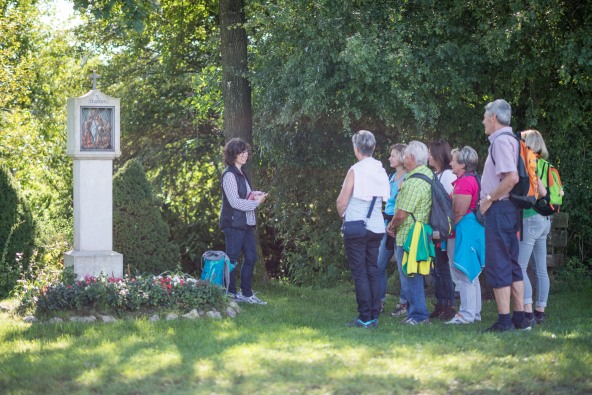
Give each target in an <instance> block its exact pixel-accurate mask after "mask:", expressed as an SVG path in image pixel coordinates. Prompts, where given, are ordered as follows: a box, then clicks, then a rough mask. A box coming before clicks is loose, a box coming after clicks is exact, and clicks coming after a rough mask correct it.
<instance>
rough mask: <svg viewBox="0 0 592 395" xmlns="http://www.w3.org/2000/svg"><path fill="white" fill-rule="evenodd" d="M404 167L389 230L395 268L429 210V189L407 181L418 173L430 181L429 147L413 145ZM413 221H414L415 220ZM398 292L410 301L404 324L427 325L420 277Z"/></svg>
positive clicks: (406, 281) (409, 280)
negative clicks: (413, 230)
mask: <svg viewBox="0 0 592 395" xmlns="http://www.w3.org/2000/svg"><path fill="white" fill-rule="evenodd" d="M403 163H404V164H405V168H406V169H407V170H408V171H409V173H408V174H407V176H406V178H405V181H404V182H403V185H402V186H401V190H400V191H399V195H398V197H397V202H396V206H395V216H394V218H393V219H392V221H391V223H390V224H389V227H388V232H389V234H390V235H391V236H396V240H397V247H396V250H395V256H396V258H397V265H399V266H401V265H402V263H403V253H404V250H403V244H404V243H405V240H406V239H407V235H408V234H409V231H410V230H411V227H412V226H413V223H414V222H415V221H420V222H423V223H426V224H427V223H428V221H429V215H430V208H431V206H432V192H431V186H430V184H428V183H427V182H425V181H424V180H421V179H419V178H409V177H410V176H411V175H412V174H415V173H421V174H425V175H426V176H428V177H430V178H433V176H434V174H433V172H432V171H431V170H430V169H429V168H428V167H427V164H428V147H427V146H426V145H425V144H424V143H422V142H419V141H412V142H410V143H409V145H408V146H407V148H406V149H405V154H404V155H403ZM414 218H415V219H414ZM401 284H402V286H401V292H402V293H406V294H405V296H406V297H407V300H408V301H409V307H408V308H407V318H406V319H405V320H404V321H403V322H404V323H406V324H409V325H418V324H428V323H429V320H428V315H429V312H428V308H427V306H426V302H425V293H424V287H423V276H422V275H420V274H415V275H414V276H413V277H405V278H403V279H401Z"/></svg>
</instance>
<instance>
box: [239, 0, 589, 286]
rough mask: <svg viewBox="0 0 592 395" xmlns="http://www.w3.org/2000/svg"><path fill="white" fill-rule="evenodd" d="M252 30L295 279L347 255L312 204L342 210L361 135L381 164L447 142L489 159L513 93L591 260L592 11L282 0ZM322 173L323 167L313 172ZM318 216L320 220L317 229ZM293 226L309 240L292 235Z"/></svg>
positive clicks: (277, 206)
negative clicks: (493, 111) (492, 137)
mask: <svg viewBox="0 0 592 395" xmlns="http://www.w3.org/2000/svg"><path fill="white" fill-rule="evenodd" d="M248 20H249V24H248V29H249V33H250V37H251V43H252V44H251V53H252V58H251V63H250V67H251V70H252V72H251V81H252V84H253V93H254V103H255V114H256V125H255V140H256V142H257V144H258V145H259V146H260V147H261V151H262V158H263V166H269V172H268V176H269V178H268V182H269V184H268V185H269V192H270V196H281V197H282V198H283V199H285V200H284V201H282V202H281V203H280V202H274V206H273V212H270V213H269V214H268V216H269V218H270V219H273V220H274V221H275V222H274V226H275V229H276V230H277V234H276V235H277V237H278V238H279V239H280V240H281V241H282V242H283V244H284V256H283V259H282V261H283V265H284V267H285V268H288V269H289V271H290V273H296V271H295V270H296V268H298V271H299V272H310V270H309V269H310V266H311V265H312V262H317V261H323V262H325V263H328V260H332V259H337V260H339V259H342V253H341V248H342V247H341V245H340V244H339V243H337V242H334V243H332V242H330V241H327V240H326V239H327V238H328V237H329V236H328V234H329V233H333V234H337V233H338V230H337V229H338V227H337V224H336V223H335V217H334V216H333V215H331V214H328V213H326V212H323V213H322V214H321V213H317V212H311V213H308V212H306V211H305V210H301V209H300V207H304V206H307V205H308V204H311V203H313V205H314V206H315V207H322V209H323V210H328V209H332V208H333V201H334V199H335V198H336V196H337V193H338V190H339V183H340V182H341V180H342V179H343V176H344V174H345V171H346V169H347V167H348V164H347V161H346V160H345V158H352V154H351V152H350V150H351V148H349V149H348V148H346V147H347V145H348V144H350V143H349V136H350V135H351V133H352V132H353V131H355V130H357V129H361V128H364V129H369V130H371V131H373V132H374V133H375V134H376V135H377V138H378V142H379V144H378V147H377V150H378V151H377V154H376V156H377V157H378V159H386V157H387V154H386V147H387V146H388V144H390V143H394V142H407V141H409V140H411V139H420V140H423V141H429V140H431V139H433V138H446V139H448V140H449V141H450V142H451V144H452V145H453V146H463V145H470V146H473V147H474V148H475V149H476V150H477V151H478V152H479V154H480V157H481V159H482V160H483V159H484V158H485V155H486V152H487V151H486V149H487V140H486V138H485V136H484V135H483V127H482V125H481V119H482V114H483V106H484V105H485V104H486V103H487V102H489V101H491V100H493V99H495V98H499V97H503V98H505V99H507V100H508V101H509V102H510V103H511V104H512V105H513V109H514V111H513V124H514V126H515V128H516V129H525V128H527V127H536V128H537V129H539V130H540V131H541V132H542V134H543V135H544V136H545V138H546V140H547V145H548V147H549V149H550V151H551V152H552V162H553V163H554V164H556V165H557V166H558V168H559V170H560V172H561V174H562V179H563V182H564V184H566V199H565V200H566V203H565V207H564V210H565V211H566V212H569V213H570V215H572V216H573V217H571V218H570V233H571V240H572V241H573V242H572V243H570V254H572V255H578V257H579V259H580V260H582V261H586V260H587V257H588V256H589V251H592V241H591V240H592V216H591V214H590V210H589V204H587V202H589V201H590V199H591V198H592V189H591V188H590V186H589V185H588V184H589V183H588V182H587V180H589V179H590V178H591V176H592V174H590V166H588V165H587V164H588V163H589V160H587V158H589V156H590V148H591V147H590V139H589V138H588V137H587V136H588V134H589V133H588V131H589V130H590V127H591V126H592V124H591V118H592V115H591V114H592V111H591V107H592V106H591V105H592V100H590V97H592V94H591V93H592V90H591V87H592V66H591V65H592V52H590V51H589V48H590V46H591V45H592V39H591V38H590V37H592V35H591V34H590V31H591V30H592V5H591V4H588V3H585V4H584V3H565V2H561V1H558V0H557V1H556V0H540V1H530V2H527V3H511V4H509V3H508V4H505V3H503V4H502V3H499V4H498V3H491V4H490V3H487V5H485V3H483V2H475V1H468V2H467V1H460V0H459V1H452V2H431V1H428V2H426V1H410V2H364V1H362V2H361V1H344V2H332V1H317V2H313V3H311V2H309V1H306V0H276V1H272V2H269V1H265V2H263V1H261V2H251V3H249V5H248ZM336 32H338V34H336ZM312 131H314V132H312ZM327 135H329V136H330V138H328V137H326V136H327ZM319 147H322V148H321V149H318V148H319ZM574 150H575V151H574ZM308 153H311V155H308ZM574 158H578V159H577V160H574ZM352 161H353V158H352ZM350 163H351V162H350ZM311 166H312V167H314V168H319V169H320V168H322V170H321V171H313V172H310V173H309V172H307V170H306V169H307V168H309V167H311ZM293 169H298V170H297V171H293ZM303 169H304V170H303ZM329 169H334V170H337V169H341V170H340V171H334V172H333V173H332V174H327V172H329V171H330V170H329ZM291 170H292V171H291ZM288 174H290V176H288ZM299 175H303V176H302V177H299ZM294 190H296V191H298V193H291V192H293V191H294ZM302 190H305V191H311V194H310V196H302V195H303V194H306V192H301V191H302ZM320 202H322V203H320ZM319 203H320V204H319ZM277 210H279V211H277ZM292 214H293V215H294V217H292V216H291V215H292ZM307 214H310V215H312V216H314V217H315V218H317V223H316V224H315V226H314V227H312V228H311V227H309V225H308V223H309V222H311V221H310V218H309V217H308V216H307ZM572 218H573V220H572ZM301 222H304V223H305V224H304V225H303V224H302V223H301ZM290 223H295V224H298V225H299V226H301V227H303V228H304V229H305V231H304V232H302V234H300V233H298V232H291V230H290V229H291V224H290ZM311 235H314V236H311ZM317 239H322V240H323V241H322V243H323V245H324V249H323V251H322V259H319V258H321V257H317V259H316V260H315V259H310V257H309V256H308V254H309V251H315V252H317V253H318V252H320V250H319V248H316V247H315V246H316V243H317ZM317 267H318V269H319V270H320V272H321V273H322V272H328V270H329V268H331V267H332V265H331V264H326V265H320V266H319V265H317ZM318 276H319V274H318V273H314V274H307V275H306V277H308V278H309V281H314V280H313V279H314V278H318ZM298 282H300V278H299V280H298Z"/></svg>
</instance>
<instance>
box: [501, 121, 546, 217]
mask: <svg viewBox="0 0 592 395" xmlns="http://www.w3.org/2000/svg"><path fill="white" fill-rule="evenodd" d="M502 135H508V136H512V137H514V138H515V139H516V140H518V143H519V147H518V162H517V169H516V170H517V172H518V183H517V184H516V185H514V187H513V188H512V190H511V191H510V200H512V201H513V202H514V203H515V204H516V205H517V206H518V207H519V208H521V209H525V208H532V207H534V205H535V203H536V201H537V199H538V197H539V176H538V175H537V157H536V154H535V153H534V151H533V150H532V149H530V147H529V146H527V145H526V143H525V142H524V140H522V139H521V138H520V137H519V136H518V135H516V134H513V133H510V132H503V133H500V135H499V136H502ZM499 136H497V137H499ZM497 137H496V139H497ZM494 141H495V140H494ZM492 147H493V142H492V143H491V146H490V150H491V148H492ZM490 154H491V152H490ZM491 160H492V161H493V164H494V165H495V159H494V157H493V155H491Z"/></svg>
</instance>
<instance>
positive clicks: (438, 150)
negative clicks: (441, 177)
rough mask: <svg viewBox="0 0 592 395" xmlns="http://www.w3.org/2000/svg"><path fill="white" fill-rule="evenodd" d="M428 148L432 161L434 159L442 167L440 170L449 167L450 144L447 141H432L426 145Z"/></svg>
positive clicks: (450, 157)
mask: <svg viewBox="0 0 592 395" xmlns="http://www.w3.org/2000/svg"><path fill="white" fill-rule="evenodd" d="M428 149H429V150H430V154H431V155H432V158H433V159H434V161H436V162H437V163H438V164H439V165H440V167H441V168H442V169H441V170H440V171H444V170H446V169H450V161H451V160H452V155H451V154H450V144H448V141H446V140H436V141H432V142H431V143H430V144H429V145H428Z"/></svg>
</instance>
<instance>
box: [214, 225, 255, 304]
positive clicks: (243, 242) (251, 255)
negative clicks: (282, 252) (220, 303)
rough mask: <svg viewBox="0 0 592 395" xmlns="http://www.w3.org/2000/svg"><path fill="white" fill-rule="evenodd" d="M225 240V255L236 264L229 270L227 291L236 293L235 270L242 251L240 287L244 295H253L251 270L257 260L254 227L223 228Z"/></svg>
mask: <svg viewBox="0 0 592 395" xmlns="http://www.w3.org/2000/svg"><path fill="white" fill-rule="evenodd" d="M222 231H223V232H224V239H225V240H226V255H228V258H230V262H232V263H234V264H236V265H237V266H236V268H235V270H233V271H232V272H230V284H229V286H228V292H230V293H233V294H236V271H237V270H238V258H239V256H240V254H241V252H242V253H243V264H242V266H241V268H240V282H241V283H240V288H241V292H242V294H243V295H244V296H247V297H249V296H252V295H253V289H252V285H253V270H254V269H255V262H256V261H257V245H256V244H255V228H254V227H252V226H247V228H246V229H236V228H224V229H222Z"/></svg>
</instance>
